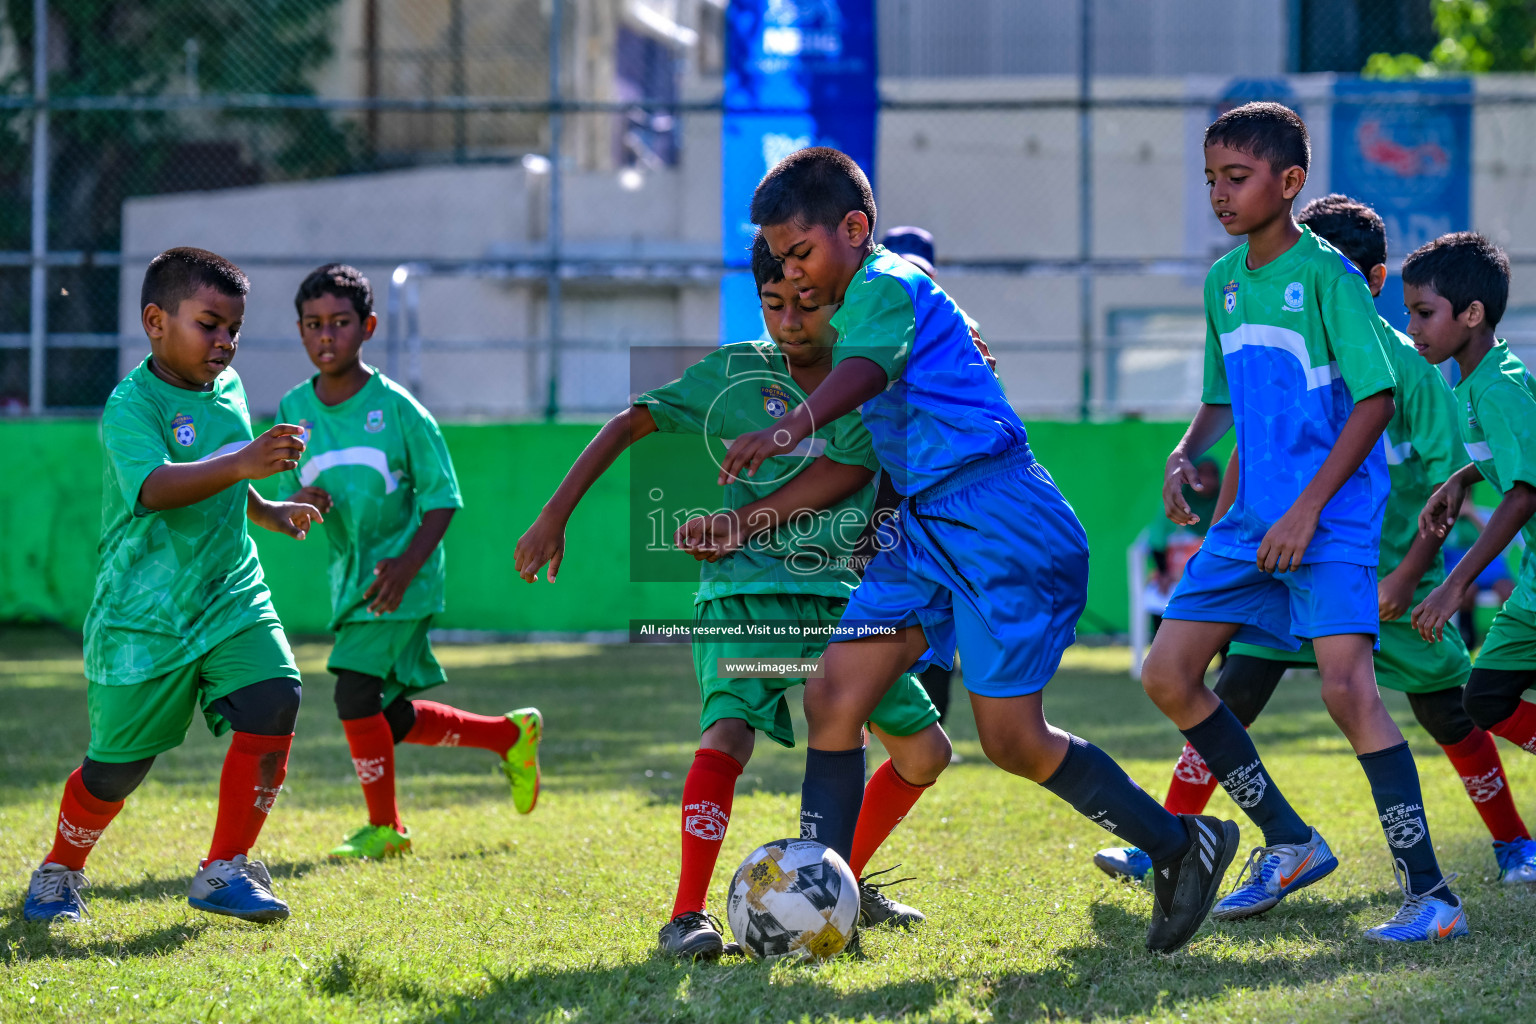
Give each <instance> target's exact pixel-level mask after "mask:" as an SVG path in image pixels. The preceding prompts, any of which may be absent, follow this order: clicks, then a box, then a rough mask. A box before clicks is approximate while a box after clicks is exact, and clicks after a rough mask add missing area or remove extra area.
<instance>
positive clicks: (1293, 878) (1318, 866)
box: [1211, 829, 1339, 921]
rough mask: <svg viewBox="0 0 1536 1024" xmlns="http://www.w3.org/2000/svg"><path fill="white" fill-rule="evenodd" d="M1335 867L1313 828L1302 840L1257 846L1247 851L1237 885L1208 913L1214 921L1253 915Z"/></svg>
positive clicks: (1330, 854) (1304, 886)
mask: <svg viewBox="0 0 1536 1024" xmlns="http://www.w3.org/2000/svg"><path fill="white" fill-rule="evenodd" d="M1338 866H1339V859H1338V858H1337V857H1335V856H1334V855H1333V851H1332V850H1330V849H1329V848H1328V844H1327V843H1326V842H1324V841H1323V837H1322V836H1320V835H1318V834H1317V829H1313V830H1312V838H1311V839H1309V840H1307V841H1306V842H1305V843H1284V844H1281V845H1279V846H1261V847H1259V848H1258V849H1256V850H1254V851H1253V853H1251V854H1249V856H1248V863H1247V864H1246V865H1244V866H1243V877H1242V878H1241V880H1240V881H1239V882H1238V883H1237V888H1235V889H1233V890H1232V891H1231V892H1230V893H1228V894H1227V895H1226V897H1224V898H1223V899H1222V901H1221V902H1220V903H1218V904H1216V908H1215V909H1214V910H1212V911H1211V916H1212V917H1214V918H1215V919H1216V920H1218V921H1238V920H1241V919H1243V918H1245V917H1257V916H1258V915H1259V914H1262V913H1264V912H1265V911H1267V910H1270V909H1272V908H1273V907H1274V906H1275V904H1277V903H1279V902H1280V901H1281V900H1283V899H1285V898H1286V897H1287V896H1289V895H1290V894H1291V893H1293V892H1295V891H1296V890H1297V889H1303V888H1306V887H1307V886H1309V885H1311V884H1312V883H1313V882H1316V881H1319V880H1320V879H1322V878H1324V877H1325V876H1327V875H1328V874H1330V873H1331V872H1332V871H1333V869H1334V868H1336V867H1338Z"/></svg>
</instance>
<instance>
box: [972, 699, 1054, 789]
mask: <svg viewBox="0 0 1536 1024" xmlns="http://www.w3.org/2000/svg"><path fill="white" fill-rule="evenodd" d="M971 709H972V710H973V711H974V712H975V714H976V732H977V733H978V735H979V736H980V739H981V750H982V753H984V754H986V755H987V759H988V760H990V761H991V762H992V763H993V764H995V765H997V766H998V767H999V768H1001V769H1002V770H1003V771H1005V772H1012V773H1013V774H1014V775H1021V776H1023V777H1024V778H1026V779H1028V780H1029V781H1031V782H1045V781H1046V780H1047V779H1049V778H1050V777H1051V776H1052V775H1054V774H1056V769H1058V768H1060V767H1061V762H1062V761H1064V760H1066V757H1067V748H1068V746H1069V745H1070V744H1071V742H1072V737H1071V735H1070V734H1069V733H1065V732H1062V731H1061V730H1060V729H1058V728H1056V727H1055V726H1053V725H1051V724H1050V723H1049V722H1047V721H1046V720H1045V710H1044V707H1043V704H1042V701H1041V695H1040V694H1038V693H1032V694H1029V695H1028V696H1025V697H983V696H981V695H980V694H976V693H973V694H971Z"/></svg>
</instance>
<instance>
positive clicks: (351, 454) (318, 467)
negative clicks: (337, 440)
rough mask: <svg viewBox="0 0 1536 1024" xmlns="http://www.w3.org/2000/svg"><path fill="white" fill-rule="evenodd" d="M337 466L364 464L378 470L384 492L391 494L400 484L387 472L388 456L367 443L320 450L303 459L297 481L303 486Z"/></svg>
mask: <svg viewBox="0 0 1536 1024" xmlns="http://www.w3.org/2000/svg"><path fill="white" fill-rule="evenodd" d="M337 466H365V467H367V468H368V469H374V470H378V473H379V476H382V477H383V478H384V493H385V494H393V493H395V488H396V487H399V486H400V484H399V483H398V482H397V481H396V480H395V478H394V477H393V476H391V475H390V472H389V458H388V456H386V455H385V454H384V452H383V451H382V450H381V449H378V448H370V447H368V446H367V445H357V446H356V447H354V448H337V449H335V450H334V451H329V452H321V453H320V454H319V455H313V456H311V457H310V458H308V459H307V460H305V462H304V465H302V466H300V467H299V483H300V484H301V485H303V486H305V487H308V486H309V485H310V484H312V483H314V482H315V479H316V478H317V477H319V475H320V474H321V473H324V472H325V471H326V470H328V469H334V468H336V467H337Z"/></svg>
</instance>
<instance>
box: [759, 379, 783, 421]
mask: <svg viewBox="0 0 1536 1024" xmlns="http://www.w3.org/2000/svg"><path fill="white" fill-rule="evenodd" d="M762 392H763V410H764V411H765V412H767V413H768V415H769V416H772V417H773V418H774V419H780V418H781V417H783V415H784V414H785V413H787V412H789V392H788V391H785V390H784V389H783V388H782V387H781V386H779V385H778V384H769V385H767V386H766V387H764V388H763V389H762Z"/></svg>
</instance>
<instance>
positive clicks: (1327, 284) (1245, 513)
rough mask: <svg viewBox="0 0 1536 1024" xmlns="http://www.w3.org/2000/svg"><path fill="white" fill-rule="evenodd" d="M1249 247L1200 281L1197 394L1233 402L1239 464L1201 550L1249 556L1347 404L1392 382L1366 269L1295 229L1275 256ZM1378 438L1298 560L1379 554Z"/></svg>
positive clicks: (1306, 478)
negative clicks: (1228, 503)
mask: <svg viewBox="0 0 1536 1024" xmlns="http://www.w3.org/2000/svg"><path fill="white" fill-rule="evenodd" d="M1247 260H1248V246H1247V245H1246V244H1245V245H1240V246H1238V247H1237V248H1236V249H1234V250H1233V251H1232V252H1230V253H1228V254H1227V255H1226V256H1223V257H1222V258H1221V259H1219V260H1217V261H1216V264H1215V266H1213V267H1212V268H1211V272H1210V274H1208V275H1207V276H1206V279H1205V321H1206V367H1205V390H1204V393H1203V394H1202V396H1201V400H1202V401H1204V402H1206V403H1207V404H1212V405H1226V404H1230V405H1231V406H1232V414H1233V418H1234V420H1235V421H1236V428H1237V447H1238V459H1239V463H1240V467H1241V473H1240V475H1239V478H1238V480H1239V483H1238V493H1237V500H1236V502H1235V503H1234V504H1233V506H1232V510H1231V512H1229V513H1228V514H1227V515H1226V516H1225V517H1224V518H1223V519H1222V520H1221V522H1219V523H1217V524H1216V525H1215V526H1213V527H1211V530H1210V532H1209V534H1207V536H1206V540H1205V545H1204V547H1205V549H1206V550H1209V551H1211V552H1212V553H1213V554H1218V555H1224V556H1226V557H1228V558H1238V559H1252V558H1254V557H1256V555H1257V554H1258V548H1259V544H1260V542H1261V541H1263V539H1264V534H1265V533H1266V532H1268V530H1269V528H1270V527H1271V526H1273V525H1274V524H1275V521H1276V520H1278V519H1279V518H1280V517H1281V516H1282V515H1284V514H1285V512H1286V511H1287V510H1288V509H1289V508H1290V507H1291V506H1292V505H1293V504H1295V502H1296V499H1297V497H1299V496H1300V494H1301V492H1302V489H1303V488H1305V487H1306V486H1307V484H1308V483H1310V482H1311V481H1312V478H1313V477H1315V476H1316V475H1317V471H1318V470H1319V469H1320V468H1322V465H1323V460H1324V459H1326V458H1327V457H1328V454H1329V453H1330V452H1332V451H1333V448H1334V445H1336V444H1337V443H1338V440H1339V433H1340V431H1341V430H1343V428H1344V421H1345V420H1347V419H1348V418H1349V414H1350V412H1351V411H1353V409H1354V407H1355V403H1356V402H1358V401H1360V400H1361V399H1364V398H1368V397H1370V396H1371V395H1375V394H1378V393H1380V392H1382V391H1390V390H1392V389H1394V388H1395V387H1396V386H1397V381H1396V377H1395V375H1394V374H1393V371H1392V364H1391V362H1390V360H1389V359H1388V357H1387V353H1386V346H1387V345H1389V344H1393V345H1395V344H1399V342H1397V340H1396V339H1395V338H1394V337H1392V336H1391V334H1390V332H1389V329H1388V328H1387V327H1386V325H1385V324H1384V323H1383V322H1382V320H1381V318H1380V317H1379V316H1377V314H1376V309H1375V306H1374V305H1373V304H1372V302H1371V293H1370V290H1369V288H1367V287H1366V283H1365V278H1364V277H1363V276H1362V275H1361V273H1360V271H1358V270H1357V269H1355V266H1354V264H1352V263H1350V262H1349V261H1348V260H1347V259H1345V258H1344V256H1343V255H1342V254H1340V253H1339V251H1338V250H1337V249H1335V248H1334V247H1333V246H1331V245H1329V244H1328V243H1327V242H1325V241H1323V240H1322V239H1321V238H1319V237H1318V236H1317V235H1315V234H1313V233H1312V230H1311V229H1310V228H1305V227H1304V228H1302V233H1301V238H1300V239H1299V240H1298V241H1297V242H1296V244H1295V245H1294V246H1292V247H1291V248H1290V249H1289V250H1288V251H1287V252H1286V253H1285V254H1283V255H1282V256H1280V257H1279V258H1278V259H1276V260H1274V261H1272V262H1270V263H1268V264H1266V265H1264V266H1262V267H1260V268H1259V269H1258V270H1249V269H1248V263H1247ZM1389 486H1390V485H1389V481H1388V476H1387V458H1386V451H1385V447H1384V445H1383V444H1382V443H1381V442H1380V441H1378V442H1377V443H1376V446H1375V447H1374V448H1373V449H1372V450H1371V453H1370V454H1369V455H1368V456H1366V459H1365V461H1364V462H1363V463H1362V464H1361V465H1360V467H1359V468H1358V469H1356V470H1355V472H1354V473H1353V474H1351V475H1350V477H1349V479H1348V480H1346V481H1345V482H1344V485H1343V486H1342V487H1340V488H1339V491H1338V493H1337V494H1336V495H1334V497H1333V499H1332V500H1331V501H1329V502H1328V504H1327V505H1326V506H1325V507H1324V508H1323V512H1322V515H1321V516H1320V517H1319V520H1318V526H1317V532H1316V533H1315V534H1313V536H1312V542H1311V543H1310V544H1309V545H1308V546H1307V550H1306V553H1305V555H1304V556H1303V559H1302V561H1303V562H1306V563H1311V562H1350V563H1353V564H1356V565H1370V566H1374V565H1376V564H1377V561H1378V558H1379V555H1378V549H1379V547H1380V543H1381V520H1382V513H1383V508H1384V506H1385V503H1386V500H1387V494H1388V490H1389Z"/></svg>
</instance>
